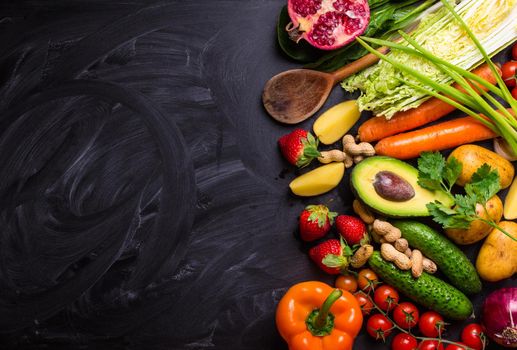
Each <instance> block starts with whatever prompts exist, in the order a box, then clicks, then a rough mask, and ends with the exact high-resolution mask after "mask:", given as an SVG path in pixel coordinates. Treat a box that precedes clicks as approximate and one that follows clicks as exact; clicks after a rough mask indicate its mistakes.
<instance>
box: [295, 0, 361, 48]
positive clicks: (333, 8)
mask: <svg viewBox="0 0 517 350" xmlns="http://www.w3.org/2000/svg"><path fill="white" fill-rule="evenodd" d="M287 11H288V12H289V17H291V21H292V22H291V23H289V24H288V25H287V27H286V30H287V31H288V32H289V37H290V38H291V39H292V40H294V41H296V42H298V41H300V40H301V39H304V40H306V41H307V42H308V43H309V44H311V45H312V46H314V47H317V48H318V49H322V50H334V49H337V48H339V47H342V46H344V45H346V44H348V43H349V42H351V41H352V40H354V39H355V38H356V37H357V36H359V35H361V34H362V33H364V31H365V30H366V28H367V27H368V23H369V22H370V7H368V1H367V0H289V1H288V3H287Z"/></svg>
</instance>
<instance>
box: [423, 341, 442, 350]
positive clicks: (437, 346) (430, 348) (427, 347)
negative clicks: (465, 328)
mask: <svg viewBox="0 0 517 350" xmlns="http://www.w3.org/2000/svg"><path fill="white" fill-rule="evenodd" d="M418 350H443V344H442V343H439V342H438V340H424V341H422V342H421V343H420V344H419V345H418Z"/></svg>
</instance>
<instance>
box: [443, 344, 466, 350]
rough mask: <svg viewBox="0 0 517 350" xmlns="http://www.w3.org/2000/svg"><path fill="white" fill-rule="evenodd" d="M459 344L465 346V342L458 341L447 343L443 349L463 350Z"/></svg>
mask: <svg viewBox="0 0 517 350" xmlns="http://www.w3.org/2000/svg"><path fill="white" fill-rule="evenodd" d="M460 345H463V346H467V344H465V343H461V342H458V343H454V344H449V345H447V346H446V347H445V350H465V348H464V347H461V346H460Z"/></svg>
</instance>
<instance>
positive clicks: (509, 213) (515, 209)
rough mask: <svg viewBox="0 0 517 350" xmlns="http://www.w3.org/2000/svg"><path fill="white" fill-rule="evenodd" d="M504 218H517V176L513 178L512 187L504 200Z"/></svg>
mask: <svg viewBox="0 0 517 350" xmlns="http://www.w3.org/2000/svg"><path fill="white" fill-rule="evenodd" d="M504 218H505V219H506V220H515V219H517V177H516V178H515V179H514V180H513V184H512V187H510V190H509V191H508V194H507V195H506V198H505V200H504Z"/></svg>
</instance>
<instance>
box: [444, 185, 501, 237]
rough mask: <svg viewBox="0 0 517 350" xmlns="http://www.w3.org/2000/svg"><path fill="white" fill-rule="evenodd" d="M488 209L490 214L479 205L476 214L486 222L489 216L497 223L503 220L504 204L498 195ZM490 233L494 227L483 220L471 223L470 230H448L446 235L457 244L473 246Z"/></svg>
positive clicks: (491, 199)
mask: <svg viewBox="0 0 517 350" xmlns="http://www.w3.org/2000/svg"><path fill="white" fill-rule="evenodd" d="M486 209H487V211H488V214H487V212H486V211H485V209H484V208H483V206H482V205H481V204H479V203H478V204H477V205H476V214H477V215H478V216H480V217H481V218H483V219H485V220H488V217H489V216H490V217H491V218H492V219H493V220H494V221H495V222H499V220H501V217H502V216H503V202H502V201H501V199H500V198H499V197H498V196H497V195H496V196H493V197H492V198H490V199H489V200H488V202H486ZM490 231H492V226H490V225H489V224H487V223H484V222H483V221H481V220H474V221H472V222H471V223H470V227H469V228H468V229H458V228H448V229H446V230H445V233H446V234H447V236H449V238H450V239H451V240H453V241H454V242H455V243H456V244H472V243H475V242H478V241H480V240H482V239H483V238H485V237H486V236H487V235H488V234H489V233H490Z"/></svg>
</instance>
